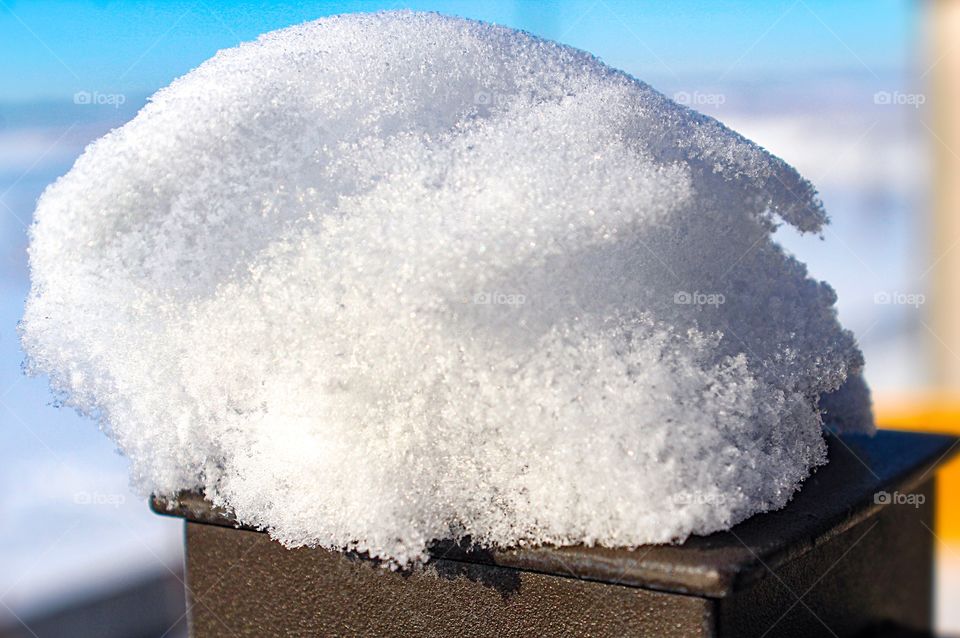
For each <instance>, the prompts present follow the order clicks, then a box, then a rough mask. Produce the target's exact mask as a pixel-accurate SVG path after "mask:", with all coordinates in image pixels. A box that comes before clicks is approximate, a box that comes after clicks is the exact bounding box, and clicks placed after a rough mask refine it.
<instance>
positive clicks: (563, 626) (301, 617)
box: [187, 523, 715, 638]
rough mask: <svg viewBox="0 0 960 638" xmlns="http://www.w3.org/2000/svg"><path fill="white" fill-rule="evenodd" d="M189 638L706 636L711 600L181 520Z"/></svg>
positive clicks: (711, 613)
mask: <svg viewBox="0 0 960 638" xmlns="http://www.w3.org/2000/svg"><path fill="white" fill-rule="evenodd" d="M187 571H188V575H189V580H188V585H189V587H190V590H191V591H192V592H193V594H192V595H191V597H190V599H189V601H188V604H189V605H191V635H193V636H196V637H197V638H210V637H219V636H224V637H226V636H257V637H263V636H496V637H498V638H507V637H511V636H649V637H651V638H653V637H657V638H661V637H662V638H671V637H688V636H690V637H694V636H711V635H713V634H712V633H711V632H712V628H713V626H714V625H715V617H714V602H713V601H710V600H708V599H705V598H697V597H691V596H677V595H673V594H666V593H661V592H655V591H648V590H644V589H638V588H631V587H622V586H618V585H611V584H603V583H596V582H588V581H582V580H576V579H572V578H558V577H555V576H548V575H545V574H537V573H533V572H522V571H518V570H514V569H508V568H501V567H494V566H491V565H477V564H470V563H461V562H458V561H449V560H445V559H437V560H435V561H432V562H431V563H430V565H429V566H427V567H425V568H424V567H421V568H418V569H416V570H414V571H413V572H411V573H397V572H391V571H388V570H386V569H383V568H381V567H377V566H375V565H372V564H371V563H370V562H369V561H363V560H359V559H351V558H349V557H347V556H345V555H343V554H339V553H336V552H328V551H325V550H311V549H294V550H288V549H285V548H284V547H282V546H281V545H279V544H278V543H275V542H273V541H271V540H270V539H269V538H268V537H267V536H266V535H265V534H259V533H257V532H250V531H246V530H233V529H227V528H224V527H218V526H211V525H203V524H198V523H188V524H187Z"/></svg>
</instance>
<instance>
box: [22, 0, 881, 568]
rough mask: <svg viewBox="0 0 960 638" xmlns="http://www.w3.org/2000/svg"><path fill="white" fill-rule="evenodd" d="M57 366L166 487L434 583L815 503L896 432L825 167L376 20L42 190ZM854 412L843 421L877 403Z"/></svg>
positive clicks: (37, 333)
mask: <svg viewBox="0 0 960 638" xmlns="http://www.w3.org/2000/svg"><path fill="white" fill-rule="evenodd" d="M35 220H36V221H35V225H34V227H33V229H32V239H31V246H30V260H31V269H32V291H31V294H30V298H29V300H28V304H27V310H26V313H25V316H24V320H23V324H22V335H23V345H24V349H25V351H26V352H27V355H28V362H27V364H28V370H29V371H30V372H31V373H35V374H39V373H44V374H48V375H49V376H50V378H51V384H52V386H53V388H54V391H55V392H56V393H57V394H58V396H59V397H60V398H61V399H62V400H63V401H65V402H66V403H67V404H69V405H72V406H75V407H76V408H78V409H79V410H80V411H82V412H83V413H85V414H89V415H91V416H92V417H94V418H96V419H98V420H99V421H100V423H101V425H102V426H103V428H104V429H105V430H106V431H107V432H108V433H109V434H110V436H112V437H113V438H114V440H115V441H116V442H117V444H118V445H119V447H120V449H121V450H122V451H123V452H124V454H126V455H127V456H128V457H129V458H130V460H131V465H132V477H133V481H134V483H135V484H136V485H137V486H138V487H140V488H141V489H142V490H144V491H151V490H152V491H156V492H160V493H166V494H169V493H173V492H176V491H178V490H182V489H202V490H204V491H205V493H206V495H207V496H208V497H209V498H210V499H212V500H213V501H214V502H216V503H218V504H220V505H223V506H226V507H229V508H232V509H233V510H234V511H235V513H236V514H237V516H238V517H239V518H240V519H241V520H242V521H244V522H246V523H249V524H254V525H258V526H262V527H264V528H267V529H268V530H269V531H270V533H271V534H272V535H273V536H274V537H275V538H277V539H279V540H280V541H282V542H284V543H285V544H288V545H291V546H296V545H304V544H306V545H322V546H325V547H332V548H352V549H358V550H362V551H368V552H370V554H371V555H374V556H378V557H383V558H386V559H389V560H390V562H391V563H392V564H405V563H408V562H410V561H411V560H416V559H419V558H422V557H423V556H424V555H425V548H426V547H427V545H428V544H429V542H430V541H431V540H432V539H437V538H451V537H454V538H460V537H464V536H466V535H469V536H470V537H471V538H472V540H473V541H475V542H478V543H481V544H497V545H515V544H522V543H579V542H582V543H588V544H590V543H597V544H603V545H608V546H635V545H638V544H643V543H651V542H653V543H660V542H670V541H677V540H681V539H683V538H685V537H686V536H688V535H689V534H691V533H697V534H704V533H709V532H712V531H715V530H719V529H724V528H728V527H729V526H731V525H732V524H734V523H736V522H738V521H740V520H743V519H744V518H746V517H748V516H751V515H753V514H755V513H757V512H761V511H765V510H769V509H773V508H779V507H782V506H783V505H784V504H785V503H786V502H787V501H788V500H789V499H790V497H791V495H792V494H793V493H794V492H795V490H796V489H797V488H798V486H799V484H800V482H801V481H802V480H803V479H804V478H805V477H806V476H808V475H809V473H810V471H811V470H812V469H813V468H814V467H816V466H817V465H819V464H822V463H824V462H825V461H826V458H825V445H824V442H823V436H822V429H823V427H824V426H823V416H824V415H822V414H821V408H824V407H826V408H827V409H828V413H827V414H826V417H827V419H828V420H830V417H831V415H834V416H835V417H836V418H834V419H833V420H834V422H835V425H836V427H838V428H840V427H846V428H852V429H860V430H869V429H871V428H872V419H871V416H870V408H869V396H868V393H867V390H866V387H865V386H864V384H863V383H862V379H861V377H860V368H861V367H862V357H861V355H860V352H859V350H858V349H857V347H856V344H855V343H854V340H853V338H852V336H851V335H850V333H848V332H846V331H844V330H843V329H842V328H841V327H840V326H839V324H838V322H837V320H836V312H835V309H834V302H835V295H834V293H833V291H832V290H831V289H830V287H829V286H827V285H826V284H824V283H821V282H816V281H813V280H812V279H810V278H808V277H807V274H806V269H805V267H804V266H803V264H801V263H799V262H797V261H796V260H794V259H793V258H791V257H789V256H788V255H786V254H785V253H784V252H783V251H782V250H781V249H780V248H779V247H778V246H777V245H776V244H775V243H774V242H773V240H772V238H771V235H772V233H773V231H774V230H775V228H776V225H777V224H778V223H782V222H786V223H789V224H791V225H793V226H795V227H796V228H797V229H799V230H801V231H805V232H816V231H818V230H819V229H820V228H821V227H822V225H823V224H824V223H825V222H826V216H825V214H824V212H823V210H822V207H821V206H820V204H819V201H818V200H817V199H816V193H815V191H814V189H813V187H812V186H811V185H810V184H809V183H808V182H807V181H805V180H804V179H803V178H801V177H800V176H799V175H798V174H797V173H796V172H795V171H794V170H793V169H792V168H790V167H789V166H787V165H786V164H784V163H783V162H782V161H780V160H779V159H777V158H775V157H772V156H770V155H769V154H767V153H765V152H764V151H763V150H762V149H760V148H758V147H756V146H755V145H753V144H751V143H750V142H749V141H747V140H745V139H744V138H742V137H740V136H739V135H737V134H736V133H734V132H732V131H730V130H729V129H726V128H725V127H723V126H722V125H721V124H719V123H718V122H716V121H715V120H712V119H710V118H707V117H705V116H702V115H699V114H697V113H695V112H693V111H690V110H688V109H686V108H684V107H681V106H678V105H676V104H674V103H673V102H671V101H670V100H668V99H666V98H665V97H663V96H662V95H660V94H659V93H657V92H655V91H654V90H653V89H651V88H650V87H648V86H646V85H645V84H643V83H641V82H639V81H637V80H635V79H633V78H631V77H629V76H627V75H625V74H623V73H620V72H618V71H615V70H613V69H610V68H608V67H605V66H604V65H603V64H601V63H600V62H599V61H598V60H596V59H594V58H592V57H591V56H589V55H588V54H585V53H583V52H580V51H576V50H573V49H570V48H566V47H563V46H561V45H558V44H554V43H550V42H545V41H542V40H538V39H536V38H534V37H532V36H530V35H528V34H524V33H520V32H516V31H513V30H510V29H506V28H501V27H496V26H492V25H487V24H483V23H478V22H471V21H466V20H461V19H454V18H447V17H442V16H439V15H434V14H419V13H410V12H398V13H381V14H374V15H347V16H341V17H337V18H329V19H323V20H318V21H316V22H311V23H307V24H303V25H299V26H295V27H291V28H289V29H284V30H281V31H277V32H273V33H270V34H267V35H265V36H262V37H261V38H260V39H259V40H257V41H256V42H254V43H249V44H244V45H241V46H240V47H237V48H234V49H230V50H226V51H221V52H220V53H218V54H217V55H216V56H215V57H214V58H213V59H212V60H210V61H208V62H206V63H205V64H203V65H202V66H201V67H199V68H198V69H196V70H195V71H193V72H191V73H189V74H188V75H186V76H184V77H183V78H181V79H179V80H177V81H176V82H174V83H173V84H172V85H171V86H170V87H168V88H167V89H164V90H162V91H160V92H159V93H158V94H157V95H156V96H155V97H154V98H153V100H152V102H151V103H150V104H149V105H148V106H147V107H145V108H144V109H143V110H142V111H141V112H140V114H139V115H137V117H136V118H135V119H134V120H133V121H131V122H130V123H128V124H127V125H125V126H123V127H122V128H120V129H117V130H115V131H113V132H112V133H110V134H108V135H107V136H105V137H104V138H102V139H101V140H99V141H98V142H96V143H94V144H93V145H91V146H90V147H89V148H88V149H87V150H86V151H85V153H84V154H83V156H81V158H80V159H79V160H78V161H77V163H76V164H75V166H74V167H73V169H72V170H71V171H70V173H68V174H67V175H66V176H64V177H63V178H61V179H60V180H58V181H57V182H56V183H55V184H54V185H52V186H50V187H49V188H48V189H47V191H46V192H45V193H44V195H43V196H42V197H41V199H40V201H39V203H38V205H37V210H36V214H35ZM848 378H849V379H850V383H847V384H846V385H844V388H845V391H841V392H840V393H839V394H838V395H834V396H833V397H832V398H825V399H824V400H823V401H821V400H820V397H821V395H823V394H826V393H830V392H832V391H834V390H836V389H837V388H839V387H840V386H841V385H843V384H844V382H845V381H846V380H847V379H848Z"/></svg>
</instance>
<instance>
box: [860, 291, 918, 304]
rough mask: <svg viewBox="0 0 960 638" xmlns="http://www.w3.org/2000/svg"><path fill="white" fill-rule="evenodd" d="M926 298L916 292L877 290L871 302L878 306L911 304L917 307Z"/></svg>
mask: <svg viewBox="0 0 960 638" xmlns="http://www.w3.org/2000/svg"><path fill="white" fill-rule="evenodd" d="M926 301H927V298H926V297H925V296H924V295H922V294H921V293H918V292H897V291H888V290H879V291H877V292H875V293H874V295H873V303H875V304H877V305H879V306H913V307H914V308H919V307H920V306H922V305H923V304H924V303H925V302H926Z"/></svg>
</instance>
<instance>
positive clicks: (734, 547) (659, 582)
mask: <svg viewBox="0 0 960 638" xmlns="http://www.w3.org/2000/svg"><path fill="white" fill-rule="evenodd" d="M958 444H960V439H958V438H955V437H951V436H942V435H934V434H919V433H913V432H899V431H892V430H885V431H880V432H878V433H877V434H876V435H874V436H866V435H844V436H833V435H830V436H828V437H827V445H828V449H829V459H830V462H829V463H828V464H827V465H826V466H824V467H822V468H820V469H818V470H817V471H816V472H815V473H814V474H813V475H812V476H811V477H810V478H808V479H807V480H806V481H805V482H804V484H803V486H802V488H801V489H800V491H799V492H798V493H797V494H796V495H795V496H794V498H793V500H792V501H791V502H790V503H789V504H788V505H787V506H786V507H785V508H783V509H782V510H779V511H776V512H768V513H765V514H758V515H756V516H754V517H752V518H750V519H748V520H746V521H744V522H742V523H740V524H739V525H736V526H735V527H734V528H733V529H731V530H729V531H726V532H717V533H715V534H711V535H709V536H693V537H690V538H689V539H687V541H686V542H684V543H682V544H679V545H649V546H644V547H639V548H636V549H622V548H620V549H618V548H606V547H584V546H570V547H550V546H544V547H532V548H531V547H521V548H492V549H479V548H476V547H471V546H470V545H469V543H464V542H461V543H455V542H452V541H449V540H447V541H445V540H438V541H436V542H435V543H434V544H433V546H432V547H431V549H430V553H431V555H432V556H434V557H437V558H441V557H442V558H445V559H447V560H456V561H462V562H467V563H481V564H491V565H498V566H501V567H509V568H514V569H519V570H523V571H533V572H539V573H544V574H552V575H557V576H562V577H568V578H569V577H573V578H578V579H582V580H592V581H600V582H607V583H616V584H619V585H627V586H633V587H643V588H646V589H655V590H661V591H668V592H674V593H681V594H691V595H697V596H705V597H710V598H723V597H727V596H730V595H732V594H733V593H734V592H736V591H739V590H741V589H743V588H745V587H747V586H749V585H750V584H751V583H753V582H755V581H756V580H758V579H760V578H762V577H764V576H765V574H766V573H767V572H768V570H771V569H777V568H778V567H780V566H782V565H784V564H786V563H789V562H791V561H793V560H795V559H796V558H799V557H800V556H803V555H804V554H806V553H807V552H809V551H810V550H812V549H813V548H815V547H817V546H819V545H821V544H822V543H824V542H826V541H828V540H830V539H831V538H833V537H834V536H836V535H838V534H841V533H843V532H844V531H846V530H848V529H850V528H851V527H853V526H854V525H857V524H858V523H860V522H862V521H864V520H866V519H868V518H870V517H872V516H874V515H876V514H877V513H878V512H879V511H880V510H881V509H882V508H884V507H896V506H903V505H898V504H897V499H896V496H895V495H909V494H910V493H911V490H914V489H916V488H918V487H919V486H921V485H923V484H925V483H927V482H929V481H930V480H932V478H933V474H934V470H935V469H936V468H937V467H938V466H939V465H942V464H943V463H945V462H946V461H947V460H949V459H950V458H951V457H952V456H953V455H954V454H955V453H957V452H960V445H958ZM922 506H924V507H929V506H932V504H931V503H927V504H924V505H922ZM151 507H152V508H153V510H154V511H155V512H157V513H158V514H163V515H168V516H177V517H181V518H185V519H187V520H189V521H192V522H195V523H205V524H210V525H219V526H224V527H236V528H239V529H245V530H249V531H259V530H253V529H252V528H250V527H246V526H244V525H242V524H239V523H238V522H237V521H236V519H235V518H234V517H233V516H231V514H230V513H229V512H226V511H223V510H221V509H218V508H215V507H213V506H212V505H211V504H210V503H209V502H208V501H206V500H205V499H204V498H203V496H202V495H200V494H197V493H193V492H187V493H181V494H179V495H177V496H175V497H161V496H154V497H153V498H152V499H151ZM930 531H931V533H932V530H930ZM316 551H324V550H319V549H318V550H316Z"/></svg>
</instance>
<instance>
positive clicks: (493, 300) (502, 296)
mask: <svg viewBox="0 0 960 638" xmlns="http://www.w3.org/2000/svg"><path fill="white" fill-rule="evenodd" d="M473 303H474V304H476V305H478V306H522V305H523V304H525V303H527V297H526V295H521V294H518V293H505V292H478V293H477V294H475V295H474V296H473Z"/></svg>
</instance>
